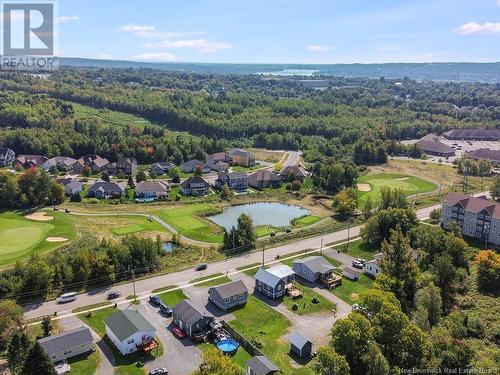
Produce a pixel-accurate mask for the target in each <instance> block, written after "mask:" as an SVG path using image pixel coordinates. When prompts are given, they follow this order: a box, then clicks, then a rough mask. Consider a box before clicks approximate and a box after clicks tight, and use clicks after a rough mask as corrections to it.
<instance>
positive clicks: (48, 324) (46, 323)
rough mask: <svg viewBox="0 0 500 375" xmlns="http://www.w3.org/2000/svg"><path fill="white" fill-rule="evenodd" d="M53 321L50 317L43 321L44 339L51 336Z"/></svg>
mask: <svg viewBox="0 0 500 375" xmlns="http://www.w3.org/2000/svg"><path fill="white" fill-rule="evenodd" d="M52 328H53V327H52V321H51V320H50V317H48V316H46V317H44V318H43V320H42V332H43V337H47V336H50V332H51V331H52Z"/></svg>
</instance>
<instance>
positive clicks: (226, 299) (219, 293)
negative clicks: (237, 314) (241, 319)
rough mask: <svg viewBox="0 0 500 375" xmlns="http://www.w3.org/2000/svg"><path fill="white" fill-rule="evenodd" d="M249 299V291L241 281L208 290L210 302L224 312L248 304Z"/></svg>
mask: <svg viewBox="0 0 500 375" xmlns="http://www.w3.org/2000/svg"><path fill="white" fill-rule="evenodd" d="M247 299H248V289H247V287H246V286H245V284H244V283H243V281H241V280H237V281H231V282H229V283H225V284H222V285H218V286H214V287H212V288H210V289H208V300H209V301H210V302H212V303H213V304H215V305H216V306H217V307H218V308H220V309H221V310H224V311H227V310H229V309H230V308H232V307H235V306H240V305H244V304H246V303H247Z"/></svg>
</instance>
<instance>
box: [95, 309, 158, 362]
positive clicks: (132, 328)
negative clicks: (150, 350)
mask: <svg viewBox="0 0 500 375" xmlns="http://www.w3.org/2000/svg"><path fill="white" fill-rule="evenodd" d="M104 326H105V328H106V334H107V335H108V337H109V339H110V340H111V342H112V343H113V344H114V345H115V346H116V348H117V349H118V351H119V352H120V353H121V354H122V355H126V354H130V353H134V352H136V351H137V350H139V349H140V348H141V347H142V346H143V344H144V343H146V342H151V341H152V340H154V337H155V334H156V329H155V327H153V326H152V325H151V323H149V322H148V321H147V320H146V319H145V318H144V317H143V316H142V315H141V314H140V313H139V312H138V311H137V310H119V311H117V312H115V313H114V314H113V315H111V316H110V317H108V318H107V319H106V320H105V321H104Z"/></svg>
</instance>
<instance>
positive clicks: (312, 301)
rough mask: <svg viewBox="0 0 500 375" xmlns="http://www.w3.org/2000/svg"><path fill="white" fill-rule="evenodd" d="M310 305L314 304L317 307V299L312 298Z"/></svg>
mask: <svg viewBox="0 0 500 375" xmlns="http://www.w3.org/2000/svg"><path fill="white" fill-rule="evenodd" d="M311 303H314V304H315V305H317V304H318V303H319V299H317V298H316V297H314V298H313V299H312V300H311Z"/></svg>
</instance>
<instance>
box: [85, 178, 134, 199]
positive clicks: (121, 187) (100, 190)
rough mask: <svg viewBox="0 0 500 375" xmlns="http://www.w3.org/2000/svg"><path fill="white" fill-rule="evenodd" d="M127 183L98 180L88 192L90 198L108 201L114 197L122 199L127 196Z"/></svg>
mask: <svg viewBox="0 0 500 375" xmlns="http://www.w3.org/2000/svg"><path fill="white" fill-rule="evenodd" d="M126 186H127V184H126V183H125V182H107V181H103V180H98V181H96V183H94V184H93V185H92V186H91V187H89V190H88V192H87V196H88V197H89V198H98V199H108V198H113V197H121V196H123V195H124V194H125V187H126Z"/></svg>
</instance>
